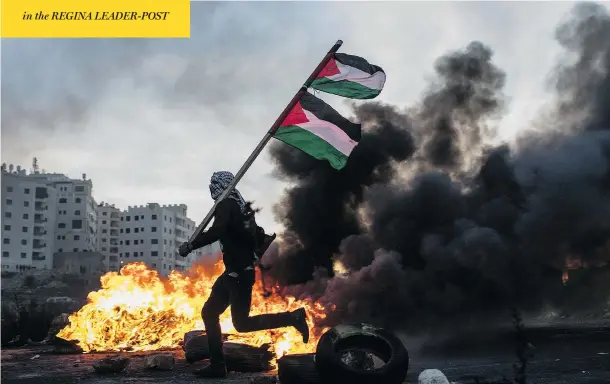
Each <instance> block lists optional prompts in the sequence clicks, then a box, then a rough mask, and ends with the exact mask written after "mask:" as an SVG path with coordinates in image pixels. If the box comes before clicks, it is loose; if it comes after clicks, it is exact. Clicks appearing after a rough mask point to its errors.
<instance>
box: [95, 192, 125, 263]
mask: <svg viewBox="0 0 610 384" xmlns="http://www.w3.org/2000/svg"><path fill="white" fill-rule="evenodd" d="M97 211H98V212H97V249H98V251H100V252H101V253H102V254H103V255H104V266H105V267H106V270H108V271H119V270H120V268H121V265H120V262H119V227H120V222H121V221H120V219H121V210H120V209H118V208H116V207H115V206H114V204H112V205H111V204H104V203H100V204H99V205H98V206H97Z"/></svg>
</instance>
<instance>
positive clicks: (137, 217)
mask: <svg viewBox="0 0 610 384" xmlns="http://www.w3.org/2000/svg"><path fill="white" fill-rule="evenodd" d="M186 211H187V208H186V205H184V204H179V205H177V204H176V205H163V206H161V205H159V204H156V203H149V204H147V205H146V206H130V207H128V209H127V210H126V211H123V212H122V214H121V226H120V230H119V248H120V254H119V256H120V259H121V264H125V263H130V262H134V261H143V262H145V263H146V265H148V266H149V267H151V268H154V269H156V270H158V271H159V273H160V274H162V275H167V274H168V273H169V272H171V271H172V270H174V269H175V270H178V271H184V270H187V269H188V268H189V267H190V266H191V265H192V263H193V262H194V261H196V260H198V259H199V258H200V257H202V256H203V255H206V254H210V253H213V252H214V251H215V249H216V248H215V247H214V246H213V245H210V246H207V247H203V248H201V249H199V250H197V251H195V252H193V253H191V254H190V255H189V256H188V257H186V258H183V257H181V256H180V255H178V247H179V246H180V244H182V243H183V242H185V241H188V239H189V237H190V235H191V234H192V233H193V232H194V230H195V228H196V227H197V225H196V224H195V222H194V221H193V220H191V219H189V218H188V217H187V216H186V214H187V212H186Z"/></svg>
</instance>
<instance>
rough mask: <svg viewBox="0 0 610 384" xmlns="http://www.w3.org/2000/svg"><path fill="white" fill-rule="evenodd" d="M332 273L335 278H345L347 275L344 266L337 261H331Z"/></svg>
mask: <svg viewBox="0 0 610 384" xmlns="http://www.w3.org/2000/svg"><path fill="white" fill-rule="evenodd" d="M333 272H334V273H335V275H337V276H345V275H347V274H348V270H347V268H345V265H344V264H343V263H342V262H341V260H339V259H335V260H334V261H333Z"/></svg>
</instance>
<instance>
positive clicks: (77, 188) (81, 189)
mask: <svg viewBox="0 0 610 384" xmlns="http://www.w3.org/2000/svg"><path fill="white" fill-rule="evenodd" d="M74 192H85V186H84V185H77V186H75V187H74Z"/></svg>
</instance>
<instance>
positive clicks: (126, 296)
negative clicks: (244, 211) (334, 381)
mask: <svg viewBox="0 0 610 384" xmlns="http://www.w3.org/2000/svg"><path fill="white" fill-rule="evenodd" d="M223 271H224V266H223V264H222V261H220V260H219V261H217V262H216V263H215V264H213V265H209V264H208V265H207V266H205V265H195V266H193V268H192V269H191V270H190V271H189V272H188V273H184V274H183V273H180V272H177V271H172V272H171V273H170V275H169V276H168V277H162V276H159V274H158V273H157V271H156V270H152V269H149V268H148V267H147V266H146V265H145V264H144V263H142V262H137V263H131V264H127V265H125V266H124V267H123V268H121V270H120V272H119V273H117V272H108V273H106V274H105V275H103V276H102V277H101V285H102V288H101V289H100V290H98V291H94V292H91V293H89V295H88V297H87V304H85V305H84V306H83V307H82V308H81V309H80V310H79V311H78V312H75V313H73V314H72V315H70V317H69V321H70V324H69V325H68V326H66V327H65V328H64V329H62V330H61V331H60V332H59V334H58V335H57V336H58V337H61V338H63V339H66V340H78V345H79V346H80V347H81V348H82V349H83V351H84V352H100V351H134V352H135V351H150V350H158V349H165V348H176V347H178V346H179V343H180V342H181V341H182V339H183V337H184V334H185V333H186V332H188V331H191V330H194V329H202V330H203V329H205V327H204V325H203V321H202V319H201V308H202V307H203V304H204V303H205V301H206V299H207V298H208V296H209V294H210V292H211V289H212V285H213V284H214V281H215V279H216V278H217V277H218V276H220V274H222V272H223ZM257 273H258V271H257ZM274 292H275V294H274V295H272V296H271V297H269V298H264V297H263V289H262V283H261V280H260V276H257V281H256V283H255V285H254V288H253V293H252V309H251V311H250V315H258V314H264V313H276V312H282V311H289V310H295V309H297V308H299V307H304V308H305V309H306V311H307V314H308V316H307V323H308V324H309V329H310V340H309V343H308V344H303V342H302V338H301V335H300V334H299V333H298V332H297V331H296V330H295V329H294V328H282V329H276V330H269V331H258V332H251V333H237V332H236V331H235V328H234V327H233V323H232V320H231V315H230V310H227V311H225V313H223V314H222V315H221V317H220V322H221V328H222V331H223V333H226V334H229V339H230V340H231V341H235V342H239V343H246V344H250V345H253V346H261V345H263V344H265V343H269V344H270V345H271V346H272V348H273V349H274V351H275V354H276V357H278V358H279V357H281V356H283V355H285V354H286V353H310V352H313V351H315V346H316V342H317V340H318V339H319V338H320V336H321V335H322V333H323V332H324V331H326V329H322V328H319V327H315V326H314V324H315V323H316V322H317V321H318V320H321V319H323V318H324V317H325V312H326V311H325V308H323V306H322V305H320V304H319V303H315V302H311V301H304V300H297V299H295V298H293V297H281V296H279V289H278V288H277V287H275V288H274Z"/></svg>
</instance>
